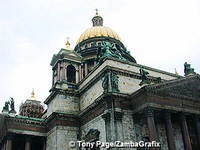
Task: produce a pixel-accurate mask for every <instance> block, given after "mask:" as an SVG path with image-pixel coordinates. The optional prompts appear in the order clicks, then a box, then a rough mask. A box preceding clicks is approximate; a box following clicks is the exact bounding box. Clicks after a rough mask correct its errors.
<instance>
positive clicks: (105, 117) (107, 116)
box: [101, 112, 110, 120]
mask: <svg viewBox="0 0 200 150" xmlns="http://www.w3.org/2000/svg"><path fill="white" fill-rule="evenodd" d="M101 117H102V118H103V119H104V120H110V113H109V112H106V113H104V114H103V115H102V116H101Z"/></svg>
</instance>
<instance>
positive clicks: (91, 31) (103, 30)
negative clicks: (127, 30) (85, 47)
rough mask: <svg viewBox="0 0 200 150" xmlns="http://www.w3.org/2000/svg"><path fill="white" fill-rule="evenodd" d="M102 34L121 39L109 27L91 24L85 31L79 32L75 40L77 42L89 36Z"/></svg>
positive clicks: (100, 35)
mask: <svg viewBox="0 0 200 150" xmlns="http://www.w3.org/2000/svg"><path fill="white" fill-rule="evenodd" d="M102 36H103V37H110V38H114V39H116V40H120V41H121V39H120V37H119V35H118V34H117V33H116V32H115V31H113V30H112V29H111V28H109V27H105V26H93V27H91V28H88V29H87V30H85V32H83V33H82V34H81V36H80V38H79V39H78V41H77V44H78V43H80V42H82V41H84V40H86V39H89V38H94V37H102Z"/></svg>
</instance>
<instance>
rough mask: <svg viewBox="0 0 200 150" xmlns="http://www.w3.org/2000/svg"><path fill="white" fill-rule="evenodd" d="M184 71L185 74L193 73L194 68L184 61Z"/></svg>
mask: <svg viewBox="0 0 200 150" xmlns="http://www.w3.org/2000/svg"><path fill="white" fill-rule="evenodd" d="M184 73H185V76H187V75H189V74H194V73H195V72H194V68H191V67H190V64H188V63H187V62H185V63H184Z"/></svg>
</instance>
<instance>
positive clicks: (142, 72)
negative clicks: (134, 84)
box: [139, 68, 150, 86]
mask: <svg viewBox="0 0 200 150" xmlns="http://www.w3.org/2000/svg"><path fill="white" fill-rule="evenodd" d="M148 74H149V73H148V72H147V71H145V70H144V69H142V68H140V75H141V79H142V81H141V82H140V84H139V85H140V86H141V85H143V84H149V83H150V82H149V80H148V78H147V75H148Z"/></svg>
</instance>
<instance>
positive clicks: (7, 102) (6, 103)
mask: <svg viewBox="0 0 200 150" xmlns="http://www.w3.org/2000/svg"><path fill="white" fill-rule="evenodd" d="M9 105H10V102H9V101H6V102H5V105H4V107H3V110H2V112H9Z"/></svg>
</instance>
